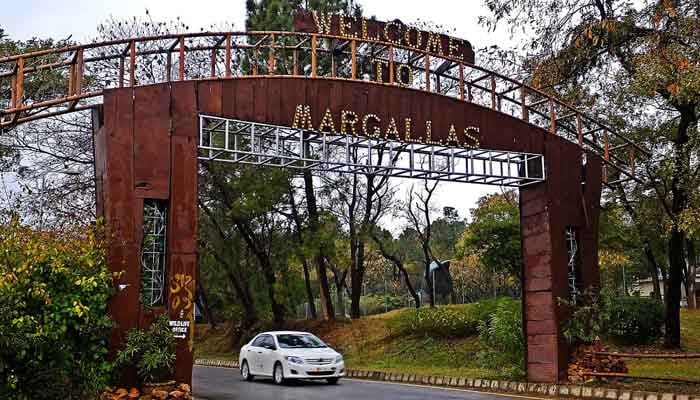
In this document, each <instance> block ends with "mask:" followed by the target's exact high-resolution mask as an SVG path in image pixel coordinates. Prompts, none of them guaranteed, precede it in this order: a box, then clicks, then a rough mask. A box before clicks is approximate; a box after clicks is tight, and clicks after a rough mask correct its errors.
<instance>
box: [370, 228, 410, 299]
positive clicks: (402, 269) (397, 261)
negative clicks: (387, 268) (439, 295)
mask: <svg viewBox="0 0 700 400" xmlns="http://www.w3.org/2000/svg"><path fill="white" fill-rule="evenodd" d="M372 239H374V242H375V243H377V246H378V247H379V252H380V253H382V256H383V257H384V258H386V259H387V260H389V261H390V262H391V263H392V264H394V266H395V267H396V269H398V270H399V272H400V273H401V275H403V280H404V282H405V283H406V289H408V293H409V294H410V295H411V297H413V301H414V303H415V305H416V308H420V306H421V304H420V297H418V293H416V290H415V289H414V288H413V284H412V283H411V278H410V276H409V275H408V271H406V267H405V266H404V264H403V261H401V259H400V258H399V257H398V256H397V255H395V254H391V253H389V251H388V250H387V249H386V246H384V243H383V242H382V241H381V239H380V238H379V237H378V236H376V235H374V234H373V235H372Z"/></svg>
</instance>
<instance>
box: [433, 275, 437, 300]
mask: <svg viewBox="0 0 700 400" xmlns="http://www.w3.org/2000/svg"><path fill="white" fill-rule="evenodd" d="M435 269H437V268H435ZM435 269H433V304H434V305H436V306H437V301H436V298H435Z"/></svg>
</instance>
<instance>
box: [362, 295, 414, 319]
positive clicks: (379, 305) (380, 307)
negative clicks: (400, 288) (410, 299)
mask: <svg viewBox="0 0 700 400" xmlns="http://www.w3.org/2000/svg"><path fill="white" fill-rule="evenodd" d="M405 306H406V301H405V299H403V298H401V297H395V296H381V295H367V296H362V297H360V310H361V311H362V314H363V315H375V314H382V313H384V312H387V311H392V310H396V309H399V308H402V307H405Z"/></svg>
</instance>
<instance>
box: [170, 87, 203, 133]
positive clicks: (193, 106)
mask: <svg viewBox="0 0 700 400" xmlns="http://www.w3.org/2000/svg"><path fill="white" fill-rule="evenodd" d="M196 85H197V84H196V82H193V81H186V82H173V83H172V84H171V91H170V96H171V102H170V119H171V121H172V135H173V136H188V137H193V138H196V137H198V136H199V132H198V131H197V86H196Z"/></svg>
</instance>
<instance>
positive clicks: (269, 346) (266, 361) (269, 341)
mask: <svg viewBox="0 0 700 400" xmlns="http://www.w3.org/2000/svg"><path fill="white" fill-rule="evenodd" d="M276 355H277V345H275V339H274V338H273V337H272V335H265V337H264V339H263V342H262V348H261V352H260V353H258V356H259V357H260V362H259V363H260V369H261V371H260V373H259V374H258V375H272V367H273V366H274V365H275V360H276V359H277V357H276Z"/></svg>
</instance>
